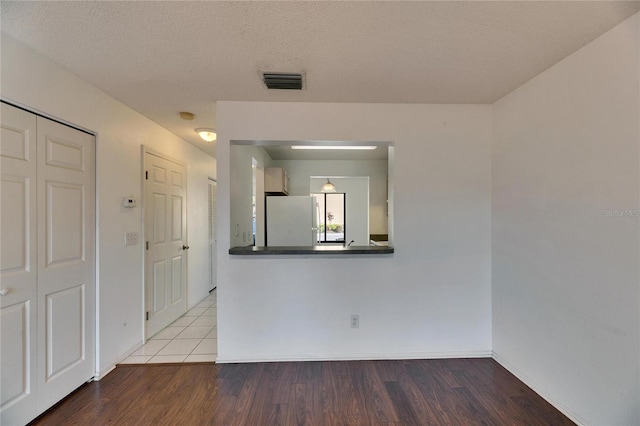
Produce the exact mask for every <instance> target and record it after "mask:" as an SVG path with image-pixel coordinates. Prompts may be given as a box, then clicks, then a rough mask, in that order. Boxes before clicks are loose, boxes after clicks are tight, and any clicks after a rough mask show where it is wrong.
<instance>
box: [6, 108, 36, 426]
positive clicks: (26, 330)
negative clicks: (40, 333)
mask: <svg viewBox="0 0 640 426" xmlns="http://www.w3.org/2000/svg"><path fill="white" fill-rule="evenodd" d="M0 114H1V116H2V125H1V129H2V130H1V134H0V170H1V177H0V203H1V204H0V207H1V209H0V221H1V224H0V226H1V228H0V229H1V232H2V238H0V241H1V243H0V244H1V246H0V250H1V251H0V371H1V374H0V424H3V425H14V424H26V423H27V422H28V421H29V420H31V419H32V418H33V413H35V412H36V403H37V398H36V388H37V386H36V309H37V308H36V306H37V301H36V290H37V277H38V274H37V260H36V259H37V256H36V248H37V243H36V236H37V233H36V167H37V164H36V116H35V115H33V114H31V113H28V112H26V111H23V110H20V109H17V108H14V107H11V106H8V105H5V104H2V109H1V112H0Z"/></svg>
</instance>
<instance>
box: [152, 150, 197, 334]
mask: <svg viewBox="0 0 640 426" xmlns="http://www.w3.org/2000/svg"><path fill="white" fill-rule="evenodd" d="M186 188H187V173H186V168H185V166H184V165H182V164H179V163H177V162H174V161H170V160H168V159H166V158H162V157H159V156H157V155H155V154H153V153H149V152H146V153H145V206H144V208H145V239H146V243H145V244H146V250H145V253H146V256H145V304H146V318H147V321H146V337H147V338H149V337H151V336H153V335H154V334H156V333H157V332H159V331H160V330H162V329H163V328H164V327H166V326H167V325H169V324H171V323H172V322H173V321H175V320H176V319H177V318H179V317H180V316H181V315H182V314H184V313H185V312H186V310H187V294H186V293H187V250H188V249H189V246H188V244H187V214H186V213H187V199H186V196H187V189H186Z"/></svg>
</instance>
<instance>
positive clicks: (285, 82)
mask: <svg viewBox="0 0 640 426" xmlns="http://www.w3.org/2000/svg"><path fill="white" fill-rule="evenodd" d="M262 80H263V81H264V84H265V86H267V89H284V90H302V86H303V84H304V74H301V73H291V72H263V73H262Z"/></svg>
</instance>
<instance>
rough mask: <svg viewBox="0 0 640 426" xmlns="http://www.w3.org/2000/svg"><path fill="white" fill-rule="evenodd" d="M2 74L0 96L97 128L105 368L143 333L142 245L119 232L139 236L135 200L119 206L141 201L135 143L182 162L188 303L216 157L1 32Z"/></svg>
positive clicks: (203, 265)
mask: <svg viewBox="0 0 640 426" xmlns="http://www.w3.org/2000/svg"><path fill="white" fill-rule="evenodd" d="M1 78H2V80H1V95H2V98H3V99H5V100H9V101H13V102H16V103H19V104H21V105H23V106H26V107H29V108H31V109H33V110H35V111H39V112H42V113H45V114H49V115H51V116H53V117H56V118H59V119H61V120H64V121H67V122H69V123H73V124H75V125H77V126H80V127H83V128H86V129H88V130H91V131H93V132H95V133H96V134H97V154H96V157H97V186H98V187H97V190H98V223H99V229H98V238H99V246H98V265H97V268H98V280H99V281H98V289H97V294H98V297H99V304H98V306H97V308H98V312H99V314H98V315H99V318H98V343H99V350H98V360H97V367H96V368H97V371H98V373H99V374H104V373H106V372H107V371H108V370H109V369H110V368H111V367H112V366H113V365H114V364H115V363H116V362H119V361H120V360H121V359H122V357H123V355H125V354H126V353H127V352H128V351H130V350H131V349H133V348H134V347H136V345H139V344H141V343H142V337H143V252H142V244H140V245H137V246H130V247H126V248H125V247H124V234H125V233H126V232H138V233H140V235H141V236H142V206H139V207H138V208H135V209H125V208H123V207H122V206H121V205H122V198H123V197H125V196H130V195H133V196H134V197H136V198H138V199H139V200H141V190H142V180H141V176H142V170H141V166H142V157H141V155H142V154H141V145H143V144H144V145H146V146H149V147H151V148H152V149H154V150H156V151H159V152H162V153H164V154H166V155H169V156H171V157H174V158H176V159H178V160H181V161H183V162H186V163H187V168H188V172H187V180H188V187H187V194H188V204H187V215H188V217H187V220H188V242H189V245H190V246H191V249H190V251H189V259H188V263H189V266H188V276H189V289H188V291H189V306H191V305H194V304H195V303H196V302H197V301H198V300H200V299H202V298H203V297H205V296H206V295H207V291H208V282H209V279H208V276H209V273H208V262H207V253H208V248H207V243H208V241H207V232H202V230H203V229H206V227H207V178H208V177H209V176H212V177H215V174H216V162H215V159H213V158H212V157H210V156H208V155H206V154H204V153H203V152H201V151H200V150H198V149H196V148H195V147H193V146H191V145H189V144H188V143H186V142H184V141H183V140H182V139H179V138H178V137H176V136H175V135H173V134H172V133H170V132H168V131H167V130H165V129H163V128H161V127H160V126H158V125H157V124H155V123H153V122H152V121H151V120H149V119H147V118H145V117H143V116H142V115H140V114H138V113H137V112H135V111H133V110H131V109H130V108H128V107H126V106H125V105H123V104H121V103H119V102H118V101H116V100H115V99H113V98H111V97H109V96H107V95H106V94H104V93H103V92H101V91H100V90H98V89H97V88H95V87H94V86H92V85H90V84H88V83H87V82H85V81H83V80H81V79H79V78H78V77H76V76H75V75H73V74H71V73H69V72H67V71H65V70H64V69H62V68H60V67H59V66H57V65H56V64H54V63H52V62H51V61H49V60H48V59H46V58H44V57H43V56H41V55H39V54H37V53H35V52H33V51H32V50H30V49H28V48H26V47H25V46H24V45H22V44H20V43H18V42H17V41H15V40H13V39H12V38H10V37H8V36H7V35H5V34H2V76H1ZM227 226H228V223H227ZM227 234H228V233H227V232H225V235H227Z"/></svg>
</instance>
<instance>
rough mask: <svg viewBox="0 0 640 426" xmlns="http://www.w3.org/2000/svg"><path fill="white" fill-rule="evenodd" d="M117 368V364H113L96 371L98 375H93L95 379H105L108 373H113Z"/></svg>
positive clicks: (97, 380) (95, 380) (96, 380)
mask: <svg viewBox="0 0 640 426" xmlns="http://www.w3.org/2000/svg"><path fill="white" fill-rule="evenodd" d="M115 369H116V364H112V365H110V366H109V368H107V369H106V370H104V371H99V372H96V375H95V376H94V377H93V381H94V382H99V381H100V380H101V379H104V378H105V376H106V375H107V374H109V373H111V372H112V371H113V370H115Z"/></svg>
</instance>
